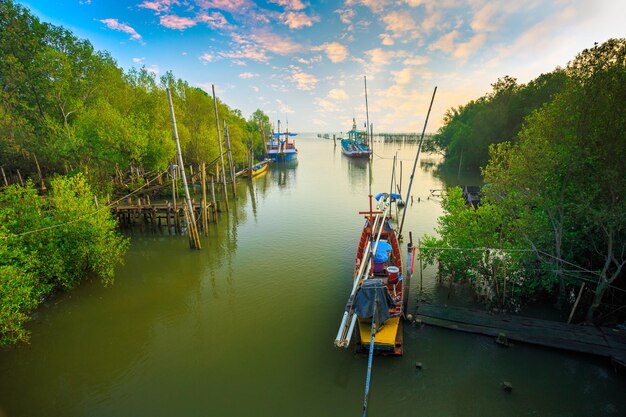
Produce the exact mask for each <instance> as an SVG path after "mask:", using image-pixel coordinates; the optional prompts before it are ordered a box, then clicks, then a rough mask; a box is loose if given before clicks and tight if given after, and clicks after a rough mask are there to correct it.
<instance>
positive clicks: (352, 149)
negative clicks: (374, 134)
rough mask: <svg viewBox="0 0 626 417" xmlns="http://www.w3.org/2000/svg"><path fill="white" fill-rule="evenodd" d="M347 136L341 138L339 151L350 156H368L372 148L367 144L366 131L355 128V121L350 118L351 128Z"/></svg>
mask: <svg viewBox="0 0 626 417" xmlns="http://www.w3.org/2000/svg"><path fill="white" fill-rule="evenodd" d="M347 135H348V137H347V138H344V139H341V152H343V154H344V155H346V156H349V157H351V158H369V156H370V155H371V154H372V149H371V148H370V147H369V145H368V144H367V139H366V137H367V133H366V132H364V131H360V130H357V129H356V121H355V120H354V119H352V130H350V131H349V132H347Z"/></svg>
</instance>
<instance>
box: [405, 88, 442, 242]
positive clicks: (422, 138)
mask: <svg viewBox="0 0 626 417" xmlns="http://www.w3.org/2000/svg"><path fill="white" fill-rule="evenodd" d="M435 94H437V87H435V90H434V91H433V97H432V98H431V99H430V106H428V113H426V120H424V129H422V136H421V137H420V143H419V145H418V146H417V153H416V154H415V161H414V162H413V171H411V181H409V189H408V190H407V193H406V199H405V200H404V201H409V197H410V195H411V187H412V186H413V177H414V176H415V167H417V159H418V158H419V156H420V150H421V149H422V142H423V141H424V133H426V125H427V124H428V118H429V117H430V110H431V109H432V108H433V101H435ZM406 207H407V205H406V204H404V210H402V222H401V223H400V229H399V230H398V238H399V239H401V238H402V227H403V226H404V218H405V216H406Z"/></svg>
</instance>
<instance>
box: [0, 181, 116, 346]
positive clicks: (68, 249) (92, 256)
mask: <svg viewBox="0 0 626 417" xmlns="http://www.w3.org/2000/svg"><path fill="white" fill-rule="evenodd" d="M92 199H93V194H92V193H91V190H90V187H89V186H88V184H87V182H86V180H85V178H84V177H83V176H81V175H78V176H75V177H69V178H64V177H57V178H55V179H54V180H53V181H52V189H51V192H50V195H49V196H48V198H43V197H39V196H38V195H37V191H36V190H35V188H34V187H33V185H32V183H30V182H29V183H28V184H27V186H26V187H18V186H10V187H6V188H4V190H3V191H2V193H0V224H2V225H3V228H2V229H0V272H1V275H0V345H3V344H10V343H14V342H17V341H25V340H27V333H26V331H25V330H24V328H23V324H24V323H25V322H26V321H27V320H28V313H29V312H30V311H31V310H32V309H34V308H35V307H36V306H37V305H38V304H39V301H40V299H41V297H42V296H45V295H47V294H50V293H51V292H52V291H55V290H65V289H70V288H72V287H74V286H75V285H76V284H78V283H79V282H80V281H82V280H84V279H85V278H87V277H96V278H99V279H101V280H102V282H103V283H105V284H109V283H111V282H112V281H113V276H114V268H115V265H117V264H118V263H119V262H120V260H121V258H122V256H123V254H124V253H125V251H126V248H127V246H128V242H127V240H126V239H124V238H122V237H121V236H120V235H119V234H118V232H117V231H116V222H115V220H114V219H113V218H112V216H111V214H110V212H109V211H108V210H107V209H103V210H96V209H95V207H94V203H93V200H92ZM33 231H35V232H33Z"/></svg>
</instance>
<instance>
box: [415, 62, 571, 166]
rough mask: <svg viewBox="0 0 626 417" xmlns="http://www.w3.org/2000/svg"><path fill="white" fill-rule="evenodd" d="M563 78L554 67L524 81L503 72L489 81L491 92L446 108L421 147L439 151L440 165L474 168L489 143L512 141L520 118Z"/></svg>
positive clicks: (484, 156)
mask: <svg viewBox="0 0 626 417" xmlns="http://www.w3.org/2000/svg"><path fill="white" fill-rule="evenodd" d="M566 80H567V75H566V74H565V72H564V71H563V70H562V69H558V68H557V69H556V70H555V71H553V72H551V73H548V74H542V75H540V76H539V77H538V78H537V79H535V80H533V81H531V82H530V83H528V84H526V85H523V84H521V85H520V84H517V81H516V80H515V79H514V78H511V77H509V76H505V77H504V78H501V79H499V80H498V81H497V82H495V83H494V84H492V87H493V91H492V92H491V93H488V94H485V95H484V96H483V97H481V98H479V99H478V100H475V101H471V102H469V103H468V104H466V105H464V106H459V107H458V108H456V109H455V108H452V109H449V110H447V111H446V114H445V116H444V125H443V126H442V127H441V128H440V129H439V131H438V132H437V134H436V135H435V136H434V138H433V140H432V141H429V142H428V143H427V146H425V148H424V149H425V151H426V152H430V153H439V154H441V155H443V156H444V163H443V166H444V167H449V168H455V169H457V168H458V167H459V166H461V167H462V168H463V169H469V170H477V169H478V168H479V167H483V166H485V164H486V163H487V161H488V159H489V146H490V145H492V144H497V143H501V142H504V141H510V142H516V141H517V136H518V133H519V130H520V128H521V125H522V122H523V120H524V118H525V117H526V116H528V115H529V114H531V113H532V112H533V111H534V110H536V109H539V108H541V106H543V105H544V104H545V103H547V102H549V101H551V100H552V99H553V98H554V96H555V95H556V94H557V93H559V92H560V91H562V90H563V88H564V86H565V83H566Z"/></svg>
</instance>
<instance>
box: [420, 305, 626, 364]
mask: <svg viewBox="0 0 626 417" xmlns="http://www.w3.org/2000/svg"><path fill="white" fill-rule="evenodd" d="M417 317H418V318H420V319H421V320H422V322H423V323H426V324H429V325H433V326H438V327H444V328H447V329H452V330H458V331H464V332H471V333H478V334H483V335H487V336H493V337H495V336H498V334H500V333H504V334H506V336H507V338H509V339H510V340H515V341H519V342H524V343H532V344H537V345H541V346H547V347H553V348H559V349H565V350H571V351H575V352H582V353H589V354H594V355H600V356H607V357H611V358H613V359H614V360H616V361H618V362H624V361H626V332H624V331H621V330H617V329H598V328H596V327H593V326H582V325H572V324H567V323H560V322H554V321H549V320H541V319H532V318H528V317H519V316H511V315H505V314H502V315H501V314H494V313H490V312H487V311H482V310H475V309H466V308H461V307H453V306H441V305H432V304H423V305H420V306H419V307H418V311H417Z"/></svg>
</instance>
